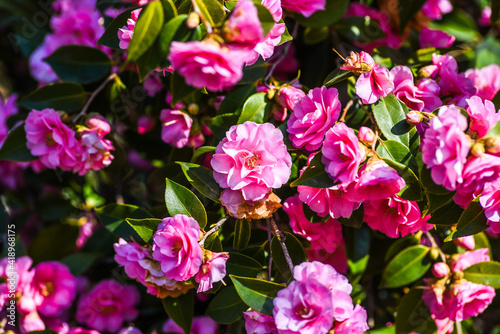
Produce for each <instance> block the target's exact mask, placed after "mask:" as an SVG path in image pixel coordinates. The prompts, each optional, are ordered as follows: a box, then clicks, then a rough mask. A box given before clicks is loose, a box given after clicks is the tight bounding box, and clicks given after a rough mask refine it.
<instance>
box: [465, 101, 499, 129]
mask: <svg viewBox="0 0 500 334" xmlns="http://www.w3.org/2000/svg"><path fill="white" fill-rule="evenodd" d="M466 101H467V104H468V105H469V107H468V108H467V113H468V114H469V117H470V125H469V131H473V132H476V133H477V135H478V136H479V137H480V138H481V137H484V136H486V133H488V130H489V129H490V128H491V127H492V126H494V125H495V124H496V123H497V122H498V121H500V113H498V112H497V111H496V110H495V105H494V104H493V102H491V101H488V100H484V103H483V101H482V100H481V98H480V97H479V96H473V97H471V98H470V99H468V100H466Z"/></svg>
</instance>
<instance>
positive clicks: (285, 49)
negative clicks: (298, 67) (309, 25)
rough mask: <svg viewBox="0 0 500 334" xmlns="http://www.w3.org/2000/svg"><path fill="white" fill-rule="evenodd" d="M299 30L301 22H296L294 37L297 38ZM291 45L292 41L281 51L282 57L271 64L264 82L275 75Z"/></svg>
mask: <svg viewBox="0 0 500 334" xmlns="http://www.w3.org/2000/svg"><path fill="white" fill-rule="evenodd" d="M298 30H299V24H298V23H295V25H294V26H293V31H292V38H295V37H296V36H297V32H298ZM291 46H292V43H291V41H290V42H288V43H287V44H286V45H285V47H284V48H283V51H282V52H281V57H280V58H279V59H278V60H277V61H275V62H274V63H273V64H272V65H271V69H270V70H269V72H268V73H267V75H266V77H265V78H264V80H263V82H264V83H266V82H267V80H269V78H270V77H271V76H272V75H273V72H274V70H275V69H276V67H277V66H278V65H279V63H281V62H282V61H283V59H285V57H286V55H287V54H288V50H289V49H290V47H291Z"/></svg>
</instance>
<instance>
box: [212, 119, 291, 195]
mask: <svg viewBox="0 0 500 334" xmlns="http://www.w3.org/2000/svg"><path fill="white" fill-rule="evenodd" d="M211 165H212V168H213V169H214V178H215V180H216V181H217V183H218V184H219V185H220V186H221V187H222V188H230V189H231V190H236V191H241V193H242V195H243V198H244V199H245V200H246V201H260V200H263V199H265V198H266V196H267V195H268V194H269V193H270V192H271V190H272V189H273V188H279V187H281V186H282V185H283V184H284V183H286V182H287V181H288V178H289V177H290V174H291V169H290V168H291V166H292V159H291V157H290V154H289V153H288V152H287V148H286V146H285V144H284V142H283V135H282V133H281V131H280V130H279V129H276V128H275V127H274V126H273V125H272V124H270V123H264V124H256V123H254V122H250V121H248V122H245V123H243V124H239V125H234V126H232V127H231V128H230V129H229V131H228V132H227V133H226V137H225V138H223V139H222V141H221V142H220V143H219V145H217V148H216V149H215V154H214V155H213V158H212V161H211Z"/></svg>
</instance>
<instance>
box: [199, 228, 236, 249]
mask: <svg viewBox="0 0 500 334" xmlns="http://www.w3.org/2000/svg"><path fill="white" fill-rule="evenodd" d="M205 249H208V250H210V251H212V252H218V253H220V252H222V250H223V249H222V243H221V241H220V237H219V232H215V233H212V234H211V235H209V236H208V238H207V239H206V240H205ZM231 254H232V253H231Z"/></svg>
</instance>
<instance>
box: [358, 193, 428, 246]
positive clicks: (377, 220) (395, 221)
mask: <svg viewBox="0 0 500 334" xmlns="http://www.w3.org/2000/svg"><path fill="white" fill-rule="evenodd" d="M364 209H365V216H364V220H365V222H366V223H367V224H368V225H369V226H370V227H371V228H372V229H374V230H377V231H380V232H382V233H384V234H385V235H387V236H388V237H390V238H398V237H399V236H401V237H404V236H406V235H408V234H415V233H416V232H418V231H428V230H430V229H432V228H433V227H434V225H432V224H427V220H429V218H430V217H431V216H430V215H426V216H425V217H422V216H421V213H420V209H419V207H418V205H417V202H414V201H408V200H404V199H402V198H400V197H398V196H392V197H389V198H387V199H381V200H373V201H366V202H364Z"/></svg>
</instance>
